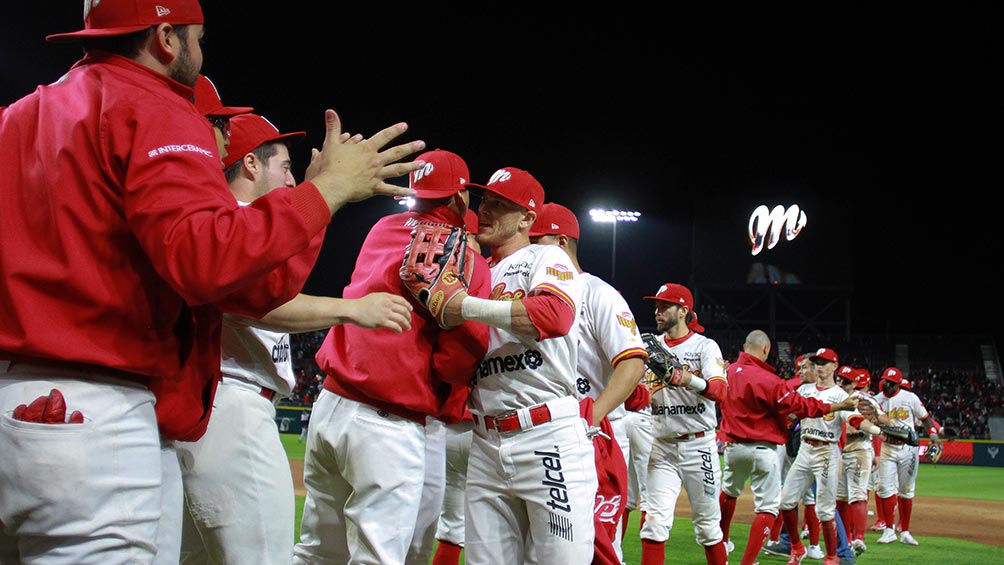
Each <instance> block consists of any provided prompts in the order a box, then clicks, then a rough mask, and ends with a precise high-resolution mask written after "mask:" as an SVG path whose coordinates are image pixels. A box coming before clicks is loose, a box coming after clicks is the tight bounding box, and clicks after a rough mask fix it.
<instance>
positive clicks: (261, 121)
mask: <svg viewBox="0 0 1004 565" xmlns="http://www.w3.org/2000/svg"><path fill="white" fill-rule="evenodd" d="M305 135H307V132H305V131H294V132H292V133H279V128H277V127H275V126H274V125H272V122H270V121H268V120H266V119H265V118H264V117H262V116H259V115H258V114H240V115H238V116H234V117H233V118H231V119H230V147H228V148H227V158H226V159H224V160H223V168H224V169H226V168H227V167H229V166H230V165H233V164H234V163H236V162H237V161H240V160H241V159H243V158H244V156H245V155H247V154H248V153H250V152H252V151H254V150H255V149H257V148H258V146H260V145H261V144H263V143H269V142H272V141H284V142H289V141H297V140H299V139H300V138H302V137H303V136H305Z"/></svg>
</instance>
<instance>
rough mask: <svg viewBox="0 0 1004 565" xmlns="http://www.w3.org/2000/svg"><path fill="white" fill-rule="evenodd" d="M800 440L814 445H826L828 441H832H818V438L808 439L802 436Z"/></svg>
mask: <svg viewBox="0 0 1004 565" xmlns="http://www.w3.org/2000/svg"><path fill="white" fill-rule="evenodd" d="M802 441H804V442H805V443H807V444H809V445H815V446H819V445H826V444H828V443H832V442H829V441H820V440H818V439H809V438H802Z"/></svg>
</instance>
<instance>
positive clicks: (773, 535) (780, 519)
mask: <svg viewBox="0 0 1004 565" xmlns="http://www.w3.org/2000/svg"><path fill="white" fill-rule="evenodd" d="M783 527H784V514H783V513H782V512H781V511H780V510H779V511H778V513H777V518H774V523H773V524H771V526H770V541H778V540H779V539H781V528H783Z"/></svg>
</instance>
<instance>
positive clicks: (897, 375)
mask: <svg viewBox="0 0 1004 565" xmlns="http://www.w3.org/2000/svg"><path fill="white" fill-rule="evenodd" d="M882 380H883V381H889V382H892V383H896V384H901V383H902V382H903V371H900V370H899V369H897V368H896V367H889V368H887V369H886V370H885V371H882Z"/></svg>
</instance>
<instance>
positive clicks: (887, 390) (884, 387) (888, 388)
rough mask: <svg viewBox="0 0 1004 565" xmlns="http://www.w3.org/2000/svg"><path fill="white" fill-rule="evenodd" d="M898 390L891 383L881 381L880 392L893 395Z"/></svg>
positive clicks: (897, 387) (894, 384)
mask: <svg viewBox="0 0 1004 565" xmlns="http://www.w3.org/2000/svg"><path fill="white" fill-rule="evenodd" d="M898 389H899V385H898V384H896V383H894V382H891V381H882V392H885V393H893V392H896V391H897V390H898Z"/></svg>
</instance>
